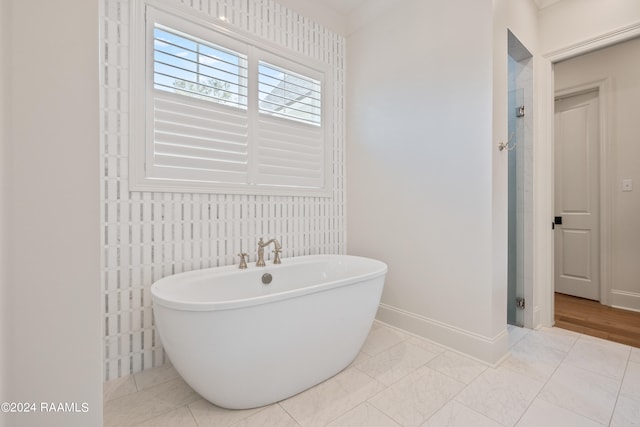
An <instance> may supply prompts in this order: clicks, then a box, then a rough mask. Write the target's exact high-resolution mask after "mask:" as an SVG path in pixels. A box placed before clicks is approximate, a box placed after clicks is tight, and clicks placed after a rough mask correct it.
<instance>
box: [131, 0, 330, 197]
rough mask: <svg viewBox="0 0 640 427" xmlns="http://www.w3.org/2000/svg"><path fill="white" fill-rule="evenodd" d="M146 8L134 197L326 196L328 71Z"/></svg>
mask: <svg viewBox="0 0 640 427" xmlns="http://www.w3.org/2000/svg"><path fill="white" fill-rule="evenodd" d="M141 3H142V6H139V7H141V8H143V10H141V11H140V13H139V16H140V18H139V19H140V20H141V21H144V25H142V22H140V27H141V28H143V29H141V30H140V32H139V33H138V39H137V41H136V44H135V45H136V46H137V47H138V48H139V50H140V51H138V52H134V58H139V60H138V62H137V63H138V65H137V67H134V70H133V73H134V75H133V79H132V81H133V82H136V81H137V82H139V84H137V85H135V87H134V89H136V88H137V92H136V96H135V97H134V100H135V101H134V103H133V105H134V107H133V108H134V110H135V111H134V112H133V113H134V114H133V120H132V126H133V128H134V129H135V131H134V134H133V138H132V141H131V146H132V150H131V159H130V164H131V167H130V182H131V188H132V189H133V190H152V191H177V192H214V193H249V194H299V195H328V194H329V183H330V182H331V181H330V176H329V173H328V172H329V170H330V168H329V167H328V166H327V164H328V154H329V150H328V149H327V141H328V136H329V132H328V131H327V122H328V120H327V117H330V115H329V114H328V112H327V108H326V106H327V105H329V104H328V103H327V99H326V98H328V95H327V94H328V93H329V91H328V90H327V87H328V86H329V84H328V83H327V82H326V78H325V74H327V72H326V69H325V67H324V66H323V65H318V64H313V66H309V65H308V64H307V63H306V62H308V61H307V60H304V61H302V60H300V59H299V58H298V57H296V56H294V55H293V54H292V55H287V56H288V57H285V56H284V55H283V54H282V53H280V52H278V53H274V52H273V51H271V50H270V47H269V46H267V44H266V43H265V42H262V41H260V40H255V39H251V38H249V37H248V36H246V35H242V34H238V33H236V32H232V31H230V30H229V29H227V28H223V27H218V26H213V25H211V24H210V23H207V22H200V21H198V19H197V18H194V17H191V16H188V15H185V14H184V13H183V12H176V11H172V12H171V13H168V12H166V11H164V10H161V9H159V8H157V7H155V6H152V5H150V3H151V1H150V0H147V2H141ZM143 33H144V34H143ZM142 52H143V53H142ZM134 60H135V59H134ZM303 62H305V63H303ZM136 79H137V80H136Z"/></svg>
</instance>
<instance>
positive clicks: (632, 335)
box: [555, 293, 640, 347]
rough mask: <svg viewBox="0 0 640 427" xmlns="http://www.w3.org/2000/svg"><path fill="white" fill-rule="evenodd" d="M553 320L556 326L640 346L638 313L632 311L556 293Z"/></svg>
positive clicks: (639, 316)
mask: <svg viewBox="0 0 640 427" xmlns="http://www.w3.org/2000/svg"><path fill="white" fill-rule="evenodd" d="M555 321H556V326H557V327H559V328H563V329H568V330H570V331H574V332H580V333H581V334H585V335H591V336H594V337H598V338H604V339H606V340H609V341H615V342H619V343H622V344H627V345H631V346H634V347H640V313H638V312H635V311H629V310H622V309H619V308H612V307H607V306H605V305H602V304H600V303H599V302H598V301H591V300H588V299H584V298H577V297H573V296H569V295H564V294H559V293H556V294H555Z"/></svg>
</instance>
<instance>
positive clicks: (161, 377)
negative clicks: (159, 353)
mask: <svg viewBox="0 0 640 427" xmlns="http://www.w3.org/2000/svg"><path fill="white" fill-rule="evenodd" d="M133 377H134V378H135V381H136V386H137V387H138V391H142V390H145V389H147V388H149V387H153V386H155V385H158V384H162V383H164V382H167V381H170V380H173V379H176V378H179V377H180V374H178V372H177V371H176V369H175V368H174V367H173V365H172V364H171V363H165V364H164V365H162V366H158V367H157V368H151V369H146V370H144V371H142V372H138V373H137V374H134V375H133Z"/></svg>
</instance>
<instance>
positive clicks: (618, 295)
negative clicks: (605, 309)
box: [611, 290, 640, 311]
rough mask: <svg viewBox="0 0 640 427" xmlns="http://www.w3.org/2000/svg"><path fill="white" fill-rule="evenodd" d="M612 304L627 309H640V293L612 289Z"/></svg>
mask: <svg viewBox="0 0 640 427" xmlns="http://www.w3.org/2000/svg"><path fill="white" fill-rule="evenodd" d="M611 306H612V307H616V308H624V309H625V310H632V311H640V294H638V293H635V292H626V291H616V290H612V291H611Z"/></svg>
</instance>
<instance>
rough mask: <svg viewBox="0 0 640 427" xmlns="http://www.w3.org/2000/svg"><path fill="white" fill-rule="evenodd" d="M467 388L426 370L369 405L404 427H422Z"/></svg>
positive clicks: (411, 376)
mask: <svg viewBox="0 0 640 427" xmlns="http://www.w3.org/2000/svg"><path fill="white" fill-rule="evenodd" d="M463 387H464V384H463V383H461V382H459V381H456V380H454V379H453V378H450V377H448V376H446V375H444V374H441V373H440V372H436V371H434V370H433V369H431V368H429V367H427V366H423V367H422V368H420V369H419V370H417V371H416V372H414V373H412V374H410V375H408V376H406V377H405V378H403V379H402V380H400V381H398V382H397V383H395V384H394V385H392V386H391V387H389V388H387V389H386V390H384V391H383V392H382V393H380V394H378V395H377V396H375V397H373V398H372V399H370V400H369V402H370V403H371V404H372V405H374V406H375V407H376V408H378V409H379V410H381V411H382V412H384V413H385V414H387V415H388V416H389V417H391V418H392V419H393V420H395V421H396V422H397V423H399V424H400V425H402V426H405V427H408V426H419V425H420V424H422V423H423V422H424V421H426V420H427V419H428V418H429V417H430V416H431V415H433V414H434V413H435V412H436V411H438V409H440V408H441V407H442V406H444V405H445V404H446V403H447V402H448V401H449V400H450V399H451V398H452V397H454V396H455V395H456V394H457V393H458V392H459V391H460V390H462V388H463Z"/></svg>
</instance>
